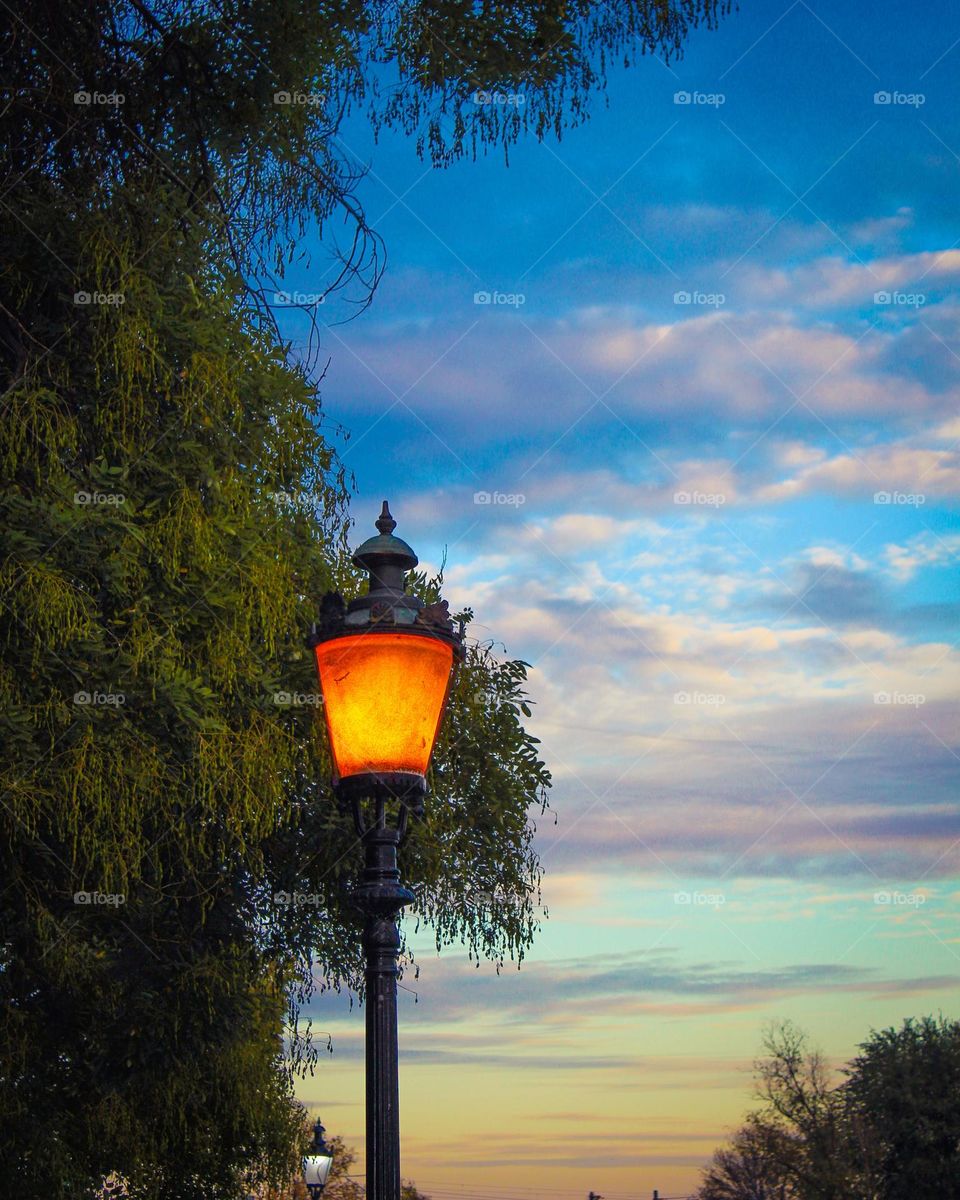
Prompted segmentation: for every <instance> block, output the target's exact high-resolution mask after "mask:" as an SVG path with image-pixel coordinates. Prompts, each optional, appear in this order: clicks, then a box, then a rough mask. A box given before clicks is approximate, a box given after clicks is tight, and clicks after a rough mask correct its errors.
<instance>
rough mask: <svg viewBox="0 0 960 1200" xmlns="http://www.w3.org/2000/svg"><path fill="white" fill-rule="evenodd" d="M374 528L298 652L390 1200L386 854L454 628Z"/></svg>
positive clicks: (426, 739)
mask: <svg viewBox="0 0 960 1200" xmlns="http://www.w3.org/2000/svg"><path fill="white" fill-rule="evenodd" d="M376 526H377V531H378V533H377V536H376V537H372V538H369V539H368V540H367V541H365V542H364V543H363V545H362V546H361V547H360V548H359V549H358V550H357V551H356V553H355V554H354V556H353V561H354V563H356V565H357V566H359V567H362V568H363V569H364V570H366V571H368V572H369V574H370V585H369V589H368V592H367V594H366V595H365V596H361V597H359V598H358V599H356V600H352V601H351V602H350V604H349V605H347V604H344V601H343V598H342V597H341V596H340V595H339V594H337V593H330V594H328V595H326V596H325V597H324V598H323V602H322V604H321V610H320V623H319V628H317V627H316V626H314V630H313V632H312V633H311V635H310V637H309V639H308V643H307V644H308V645H309V646H311V647H312V648H313V650H314V652H315V654H316V660H317V672H318V674H319V676H320V689H321V691H322V693H323V711H324V713H325V714H326V721H327V732H328V734H329V738H330V750H331V754H332V756H333V767H334V791H335V792H336V795H337V798H338V800H339V802H340V803H341V805H343V806H344V807H349V808H350V809H351V811H352V813H353V820H354V824H355V826H356V829H357V833H358V835H359V837H360V838H361V840H362V842H363V846H364V870H363V875H362V877H361V882H360V885H359V887H357V888H356V890H355V891H354V893H353V898H354V900H355V902H356V904H357V906H358V908H359V909H360V910H361V911H362V912H363V914H364V917H365V923H364V933H363V946H364V953H365V955H366V968H365V979H366V1060H367V1064H366V1067H367V1187H366V1194H367V1197H368V1200H399V1198H400V1113H399V1078H398V1060H397V956H398V954H399V951H400V933H399V930H398V928H397V918H398V916H399V915H400V911H401V909H402V908H403V906H404V905H405V904H409V903H410V902H411V901H412V900H413V899H414V895H413V892H411V891H410V890H409V889H408V888H405V887H404V886H403V885H402V884H401V883H400V872H399V871H398V870H397V847H398V846H399V845H400V842H401V841H402V840H403V837H404V835H405V833H406V830H407V820H408V816H409V814H410V813H411V812H412V813H413V814H414V815H415V816H420V815H422V813H423V798H424V795H425V793H426V790H427V784H426V778H425V776H426V772H427V768H428V766H429V763H430V756H431V754H432V753H433V745H434V742H435V741H436V736H437V731H438V730H439V728H440V722H441V720H442V718H443V712H444V708H445V705H446V700H447V695H448V692H449V689H450V684H451V681H452V679H453V674H454V671H455V669H456V664H457V662H458V661H459V660H460V659H462V658H463V625H462V624H461V626H460V628H459V629H458V630H455V629H454V626H453V622H452V620H451V619H450V615H449V612H448V610H447V602H446V601H445V600H443V601H439V602H437V603H436V604H431V605H428V606H425V605H424V604H423V601H422V600H419V599H418V598H417V597H415V596H410V595H407V594H406V592H405V591H404V576H405V575H406V573H407V571H410V570H412V569H413V568H414V567H415V566H416V565H417V561H418V560H417V556H416V554H414V552H413V550H412V549H411V548H410V547H409V546H408V545H407V543H406V542H404V541H402V540H401V539H400V538H398V537H394V534H393V531H394V529H396V527H397V523H396V521H395V520H394V519H393V517H392V516H391V515H390V508H389V506H388V504H387V501H386V500H384V502H383V511H382V512H381V513H380V518H379V520H378V521H377V523H376ZM388 806H389V809H390V813H388ZM393 810H395V816H394V815H393Z"/></svg>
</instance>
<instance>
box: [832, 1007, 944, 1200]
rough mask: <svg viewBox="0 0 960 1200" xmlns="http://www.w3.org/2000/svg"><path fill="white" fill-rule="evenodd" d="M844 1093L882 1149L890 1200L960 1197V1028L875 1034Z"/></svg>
mask: <svg viewBox="0 0 960 1200" xmlns="http://www.w3.org/2000/svg"><path fill="white" fill-rule="evenodd" d="M859 1049H860V1053H859V1054H858V1055H857V1056H856V1057H855V1058H854V1059H853V1061H852V1062H851V1063H850V1066H849V1067H848V1069H847V1076H848V1078H847V1082H846V1085H845V1088H844V1092H845V1095H846V1098H847V1100H848V1103H849V1104H850V1106H851V1108H852V1110H853V1112H854V1114H855V1115H856V1116H857V1117H858V1118H859V1120H860V1122H861V1123H862V1125H863V1127H864V1128H865V1129H866V1130H867V1131H868V1133H869V1134H870V1135H872V1136H871V1139H870V1140H871V1142H872V1143H873V1145H875V1146H876V1148H877V1157H878V1160H879V1162H878V1168H879V1175H880V1177H881V1178H882V1180H883V1186H882V1190H881V1192H880V1195H881V1196H882V1200H914V1197H917V1196H936V1197H937V1200H957V1198H958V1197H960V1021H948V1020H946V1019H945V1018H944V1017H943V1016H940V1017H939V1018H935V1017H932V1016H926V1017H921V1018H920V1019H919V1020H914V1019H913V1018H910V1017H908V1018H907V1019H906V1020H905V1021H904V1022H903V1025H902V1026H901V1027H900V1028H899V1029H895V1028H892V1027H891V1028H890V1029H883V1030H880V1031H876V1030H874V1031H873V1032H872V1033H871V1035H870V1037H869V1038H868V1039H867V1040H866V1041H865V1042H862V1043H861V1044H860V1047H859Z"/></svg>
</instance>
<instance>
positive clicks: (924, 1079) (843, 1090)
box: [695, 1016, 960, 1200]
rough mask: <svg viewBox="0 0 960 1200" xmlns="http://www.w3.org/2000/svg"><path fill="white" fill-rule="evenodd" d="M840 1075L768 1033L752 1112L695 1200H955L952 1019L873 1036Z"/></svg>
mask: <svg viewBox="0 0 960 1200" xmlns="http://www.w3.org/2000/svg"><path fill="white" fill-rule="evenodd" d="M858 1049H859V1053H858V1054H856V1055H855V1056H854V1057H853V1058H852V1059H851V1060H850V1061H849V1062H847V1063H846V1064H845V1065H844V1067H843V1068H842V1069H841V1070H840V1071H839V1072H837V1071H834V1070H831V1069H830V1067H829V1065H828V1063H827V1061H826V1059H825V1058H824V1056H823V1054H822V1053H821V1052H820V1051H818V1050H816V1049H815V1048H813V1047H812V1046H811V1044H810V1041H809V1038H808V1037H807V1035H806V1034H805V1033H804V1032H803V1031H802V1030H800V1029H799V1028H797V1027H796V1026H795V1025H793V1024H791V1023H789V1022H785V1023H781V1024H779V1025H776V1026H773V1027H771V1028H770V1029H769V1030H768V1031H767V1034H766V1036H765V1039H764V1051H765V1053H764V1055H763V1057H761V1058H760V1059H759V1060H758V1061H757V1063H756V1066H755V1081H756V1096H757V1099H758V1100H759V1102H760V1106H759V1107H758V1108H757V1109H756V1110H755V1111H754V1112H752V1113H750V1115H749V1116H748V1117H747V1119H746V1121H745V1122H744V1124H743V1125H742V1126H741V1127H740V1129H738V1130H737V1131H736V1133H735V1134H734V1135H733V1137H732V1139H731V1140H730V1142H729V1144H728V1145H726V1146H724V1147H723V1148H721V1149H719V1150H717V1151H716V1153H715V1154H714V1156H713V1161H712V1162H711V1163H710V1165H709V1166H708V1167H707V1168H706V1169H705V1171H704V1177H703V1182H702V1184H701V1186H700V1188H699V1189H698V1191H697V1192H696V1197H695V1200H960V1021H951V1020H948V1019H946V1018H944V1017H943V1016H939V1017H933V1016H925V1017H921V1018H919V1019H914V1018H907V1019H906V1020H904V1022H903V1024H902V1025H901V1026H900V1028H899V1029H897V1028H893V1027H891V1028H888V1029H883V1030H874V1031H873V1032H871V1034H870V1036H869V1037H868V1038H867V1039H866V1040H865V1041H864V1042H862V1043H861V1044H860V1046H859V1048H858Z"/></svg>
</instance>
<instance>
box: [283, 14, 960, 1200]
mask: <svg viewBox="0 0 960 1200" xmlns="http://www.w3.org/2000/svg"><path fill="white" fill-rule="evenodd" d="M958 67H960V11H958V10H957V9H956V7H955V6H953V5H949V4H945V3H944V4H937V3H932V4H928V5H924V6H920V7H918V6H916V5H912V4H907V3H891V4H887V5H885V6H883V7H882V9H881V10H879V12H878V9H877V7H876V6H874V5H867V4H865V3H862V2H856V3H850V4H845V5H842V6H841V5H836V6H832V8H831V7H827V6H823V5H816V4H807V3H805V2H804V0H798V2H796V3H793V4H787V3H783V4H777V3H768V2H764V3H743V4H742V6H741V11H740V12H739V13H735V14H732V15H731V16H729V17H728V18H726V19H724V20H723V22H722V23H721V25H720V27H719V28H718V29H717V30H716V31H713V32H708V31H701V32H699V33H696V34H695V35H694V37H693V38H692V40H691V42H690V44H689V46H688V48H687V51H686V54H685V57H684V59H683V61H682V62H680V63H679V64H672V65H671V66H669V67H668V66H666V65H665V64H663V63H662V62H660V61H658V60H656V59H653V58H648V59H646V60H644V61H642V62H641V63H640V64H639V65H638V66H637V67H636V68H635V69H633V70H630V71H614V72H612V73H611V76H610V81H609V89H608V103H606V104H605V103H604V102H603V100H601V99H598V100H597V101H596V102H595V103H594V105H593V110H592V119H591V120H590V121H589V122H588V123H586V124H585V125H584V126H582V127H581V128H580V129H578V130H575V131H573V132H570V133H568V134H566V135H565V136H564V138H563V140H562V142H560V143H559V144H558V143H556V142H553V141H550V142H546V143H544V144H542V145H538V144H536V143H535V142H526V143H524V144H521V145H520V146H518V147H517V148H516V149H515V150H513V151H511V154H510V164H509V167H507V166H505V165H504V162H503V157H502V155H497V154H496V153H491V154H490V155H489V156H488V157H486V158H485V159H483V160H480V161H477V162H467V163H461V164H458V165H457V166H455V167H453V168H450V169H448V170H446V171H443V172H438V171H434V170H432V169H430V168H428V167H427V165H426V164H423V163H421V162H419V161H418V160H417V158H416V156H415V153H414V149H413V146H412V143H411V142H410V141H408V140H407V139H404V138H402V137H400V136H388V137H384V138H383V139H381V142H380V143H379V144H378V145H373V143H372V141H371V139H370V137H369V135H368V133H367V131H366V130H365V128H364V127H363V124H362V122H360V121H359V120H356V121H354V122H353V123H352V124H351V125H350V126H349V127H348V128H347V129H346V130H345V132H344V137H343V148H344V150H345V152H347V153H350V154H352V155H354V156H355V157H356V158H357V159H358V160H359V161H361V162H363V163H366V164H368V166H369V173H368V175H367V178H366V179H365V180H364V182H363V184H362V185H361V192H360V194H361V196H362V198H363V201H364V205H365V208H366V209H367V212H368V215H369V216H370V218H371V219H372V220H373V223H374V224H375V226H376V228H377V230H378V231H379V233H380V234H381V235H382V236H383V238H384V240H385V242H386V246H387V251H388V268H387V273H386V275H385V278H384V280H383V283H382V285H381V288H380V290H379V292H378V294H377V296H376V298H375V300H374V303H373V306H372V308H371V309H370V310H368V311H367V312H366V313H365V314H364V315H363V316H362V317H360V318H359V319H357V320H355V321H353V322H351V323H349V324H337V323H336V322H337V321H338V320H340V319H341V318H342V317H343V315H344V311H343V309H342V308H340V309H338V308H337V307H336V305H334V304H332V303H331V304H330V305H328V306H324V307H323V308H322V309H321V316H322V318H323V321H324V327H323V329H322V332H321V342H322V350H323V353H324V356H325V357H326V356H329V357H330V360H331V361H330V366H329V369H328V372H327V376H326V380H325V382H324V396H325V403H326V407H327V411H328V413H329V414H330V416H331V417H332V418H334V419H336V420H338V421H340V422H342V423H343V424H344V425H345V426H346V427H347V428H348V429H349V430H350V431H351V433H352V437H351V440H350V441H349V442H347V443H345V444H344V446H343V447H342V449H343V453H344V456H345V462H346V464H347V466H348V467H349V468H350V469H351V470H352V471H353V472H354V473H355V476H356V480H357V486H358V491H359V494H358V497H357V499H356V501H355V503H354V515H355V517H356V519H357V521H358V523H359V529H358V530H357V537H358V538H359V537H365V536H366V534H367V532H369V529H368V526H369V525H370V523H371V522H372V520H373V519H374V517H375V515H376V510H377V509H378V506H379V501H380V499H382V497H384V496H389V498H390V500H391V505H392V507H393V511H394V515H395V516H396V517H397V518H398V521H399V523H400V528H399V532H400V533H401V534H402V535H403V536H405V537H407V538H408V539H409V540H410V541H411V542H412V543H413V545H414V546H415V548H416V549H417V550H418V551H419V552H420V555H421V558H422V559H423V560H425V561H427V562H428V563H434V564H435V563H438V562H439V561H440V558H441V556H442V555H443V553H444V549H446V554H447V589H446V590H447V595H448V596H449V599H450V601H451V603H452V604H453V605H454V606H456V605H459V604H471V605H472V607H473V608H474V609H475V611H476V613H477V626H476V628H477V629H478V631H479V632H481V633H485V634H487V635H488V636H490V637H491V638H494V639H496V640H498V641H502V642H504V643H505V644H506V647H507V649H508V651H509V653H510V654H511V655H516V656H519V657H523V658H525V659H526V660H528V661H529V662H531V663H532V664H533V670H532V672H531V692H532V695H533V697H534V699H535V700H536V701H537V707H536V709H535V717H534V720H533V725H534V728H535V731H536V732H537V734H538V736H540V737H541V738H542V739H543V744H544V750H545V755H546V757H547V759H548V762H549V763H550V765H551V767H552V768H553V770H554V773H555V776H556V788H555V797H554V803H555V807H556V810H557V815H558V824H557V825H556V826H553V825H552V824H547V825H544V827H543V829H542V831H541V833H540V834H539V845H540V849H541V853H542V855H543V858H544V863H545V866H546V868H547V871H548V876H547V887H546V898H547V902H548V903H549V906H550V910H551V919H550V920H549V922H548V923H547V925H546V927H545V931H544V934H543V937H542V939H541V942H540V944H539V946H538V947H537V948H536V949H535V951H534V953H533V955H532V956H531V959H530V961H529V962H528V963H526V964H525V965H524V968H523V970H522V971H521V972H520V974H519V975H516V974H513V973H508V974H507V975H506V976H501V977H497V976H496V975H494V974H493V973H492V971H483V970H481V971H479V972H477V971H475V970H474V969H473V968H472V967H470V966H468V965H467V964H465V962H464V961H463V960H462V958H460V957H458V956H457V955H456V953H453V954H451V955H449V956H446V957H445V958H443V959H440V960H436V959H434V958H432V957H431V955H430V952H429V943H428V942H427V943H423V944H422V945H421V946H420V951H421V953H420V955H419V957H420V959H421V963H422V966H423V973H422V976H421V980H420V982H419V983H418V984H417V985H416V987H417V989H418V992H419V1003H418V1004H416V1005H414V1004H412V1003H410V1004H405V1005H404V1008H405V1012H404V1015H403V1022H404V1028H403V1047H404V1066H403V1089H404V1091H403V1094H404V1131H405V1154H406V1159H405V1162H406V1166H405V1171H406V1172H407V1173H408V1174H411V1175H413V1176H414V1177H416V1178H417V1179H418V1181H423V1183H424V1184H425V1185H429V1186H428V1187H427V1190H430V1187H433V1189H434V1192H435V1194H436V1196H437V1197H438V1200H443V1196H444V1192H443V1188H444V1187H448V1188H450V1189H453V1190H454V1191H455V1192H456V1194H460V1195H465V1194H467V1193H466V1192H464V1191H463V1190H462V1189H463V1188H464V1187H466V1188H469V1187H471V1186H474V1187H479V1188H483V1189H486V1192H485V1194H494V1195H504V1196H505V1195H507V1193H508V1189H509V1187H513V1188H514V1189H515V1190H516V1189H518V1188H519V1189H521V1192H520V1193H519V1194H523V1195H528V1196H529V1197H531V1198H532V1197H533V1196H534V1195H536V1194H537V1189H538V1188H540V1187H545V1188H547V1189H548V1192H549V1194H551V1195H555V1194H563V1193H564V1191H565V1190H569V1191H570V1192H571V1194H574V1193H583V1192H585V1191H586V1190H587V1188H593V1189H594V1190H598V1191H601V1192H603V1193H604V1194H605V1195H608V1196H611V1197H613V1200H617V1197H618V1196H619V1195H628V1194H647V1193H649V1191H651V1190H652V1188H653V1187H655V1186H656V1187H659V1188H660V1190H661V1193H663V1194H668V1195H670V1194H673V1191H670V1190H668V1189H674V1190H676V1191H680V1190H685V1189H687V1188H690V1187H692V1186H694V1184H695V1181H696V1177H697V1170H696V1167H697V1164H698V1163H700V1162H702V1161H703V1160H704V1158H705V1157H706V1156H708V1154H709V1151H710V1149H711V1148H712V1146H713V1145H715V1144H716V1142H717V1140H718V1139H719V1138H720V1137H722V1136H723V1132H724V1130H725V1129H729V1128H730V1127H731V1126H732V1125H733V1124H735V1122H736V1121H737V1120H738V1118H739V1116H740V1115H741V1114H742V1113H744V1112H745V1111H746V1110H747V1109H748V1108H749V1105H750V1092H749V1071H748V1068H749V1063H750V1060H751V1059H752V1057H753V1056H754V1055H755V1054H756V1052H757V1050H758V1047H759V1038H760V1032H761V1027H762V1024H763V1022H764V1021H765V1020H768V1019H771V1018H776V1017H784V1016H789V1017H793V1018H794V1019H796V1020H798V1021H799V1022H800V1023H801V1024H804V1025H806V1027H808V1028H809V1029H810V1031H811V1033H812V1035H813V1037H814V1039H815V1040H816V1041H818V1042H819V1043H820V1044H822V1045H823V1046H824V1048H825V1049H826V1050H827V1052H828V1053H829V1054H830V1055H832V1056H834V1057H835V1058H837V1059H838V1060H839V1059H843V1058H844V1057H846V1056H847V1055H849V1054H850V1053H851V1052H852V1051H853V1049H854V1046H855V1044H856V1041H857V1040H858V1039H860V1038H861V1037H862V1036H865V1035H866V1033H867V1032H868V1030H869V1027H870V1026H871V1025H883V1024H889V1023H891V1022H899V1020H900V1019H901V1017H903V1016H905V1015H908V1014H911V1013H914V1014H915V1013H919V1012H926V1011H934V1010H936V1009H938V1008H942V1009H943V1010H944V1011H950V1007H951V1005H955V999H956V988H957V985H958V984H960V934H958V930H957V923H956V901H957V898H958V895H960V888H958V882H957V875H958V856H960V849H958V847H960V842H958V839H960V820H958V815H957V807H956V796H957V778H958V776H957V765H958V749H957V713H958V704H957V681H958V672H957V666H958V661H957V660H958V653H957V649H956V640H957V617H958V613H960V607H958V588H957V578H958V576H957V570H956V563H957V557H958V551H960V528H958V522H957V502H958V491H960V454H958V444H960V405H958V399H960V386H958V383H960V376H958V367H960V358H958V354H960V350H958V342H957V337H956V330H957V325H958V315H960V307H958V299H957V283H958V280H960V216H958V207H957V194H958V182H960V157H958V156H960V106H958V104H957V102H956V82H955V81H956V78H957V71H958ZM878 93H879V94H880V95H879V96H878ZM684 97H686V98H687V100H686V102H683V98H684ZM524 102H525V103H529V104H534V103H535V98H534V97H529V98H525V100H524ZM324 270H325V267H324V263H323V251H322V250H321V251H319V252H318V254H317V255H316V257H315V265H314V268H313V269H312V270H310V271H302V272H301V273H300V274H297V275H291V277H290V278H289V280H288V284H289V285H290V286H294V287H298V288H301V289H302V290H305V291H320V290H322V287H323V283H324V279H325V275H324ZM478 293H479V294H488V295H489V296H490V297H491V300H490V302H488V303H477V302H476V299H477V297H478ZM284 316H285V318H286V328H287V329H288V330H289V332H290V335H291V336H292V337H293V338H294V339H297V338H298V337H301V336H302V335H303V330H302V327H301V326H299V325H298V323H297V321H296V319H295V317H294V316H293V314H290V313H289V312H288V313H286V314H284ZM485 497H486V498H488V500H487V502H484V498H485ZM703 897H708V899H707V900H704V899H703ZM709 897H713V900H710V899H709ZM717 897H720V899H717ZM405 998H406V999H411V997H409V996H408V997H405ZM953 1015H956V1014H955V1013H954V1014H953ZM317 1018H318V1021H320V1022H322V1023H323V1028H328V1027H329V1028H330V1029H331V1031H332V1032H334V1034H335V1046H336V1052H335V1054H334V1056H333V1059H332V1060H331V1062H330V1063H329V1064H326V1065H325V1066H324V1068H323V1069H322V1070H321V1072H320V1073H319V1074H318V1076H317V1077H316V1078H315V1079H313V1080H312V1081H310V1082H309V1083H308V1084H305V1085H304V1096H305V1098H306V1099H308V1100H309V1101H310V1102H311V1103H316V1104H317V1105H318V1106H321V1107H322V1110H323V1111H324V1113H328V1115H329V1119H327V1117H326V1116H325V1120H326V1123H327V1124H328V1126H329V1127H331V1128H333V1129H334V1130H335V1131H337V1132H343V1133H344V1134H345V1135H347V1136H348V1138H349V1140H351V1141H352V1142H354V1143H355V1144H357V1145H360V1144H362V1110H361V1107H360V1096H361V1091H360V1089H361V1086H362V1079H361V1077H360V1071H359V1064H358V1061H357V1055H358V1054H359V1051H360V1044H361V1043H360V1040H359V1039H360V1035H361V1032H362V1031H361V1030H360V1028H359V1026H358V1021H357V1014H356V1013H353V1014H350V1013H349V1012H348V1011H347V1010H346V1009H345V1008H344V1007H343V1006H339V1005H338V1003H337V1002H336V1001H327V1000H324V1001H322V1002H321V1003H320V1004H319V1005H318V1009H317ZM494 1047H495V1048H494ZM465 1079H467V1080H469V1089H468V1090H469V1093H470V1095H469V1098H468V1099H467V1100H464V1097H463V1088H464V1080H465ZM548 1118H549V1119H548ZM478 1132H479V1133H482V1135H483V1137H484V1139H486V1144H487V1149H488V1151H490V1153H489V1157H488V1156H487V1155H486V1154H484V1155H481V1156H479V1160H480V1161H479V1162H478V1155H477V1154H476V1144H475V1143H476V1139H477V1137H478ZM572 1136H575V1137H576V1138H577V1139H580V1140H581V1141H582V1142H583V1143H584V1146H583V1147H580V1148H578V1149H577V1150H576V1152H575V1153H573V1152H571V1151H570V1138H571V1137H572ZM568 1159H569V1160H570V1161H567V1160H568ZM457 1189H460V1190H459V1191H458V1190H457ZM498 1189H499V1190H498ZM523 1189H529V1190H528V1191H523ZM544 1194H547V1193H546V1192H545V1193H544Z"/></svg>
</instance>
